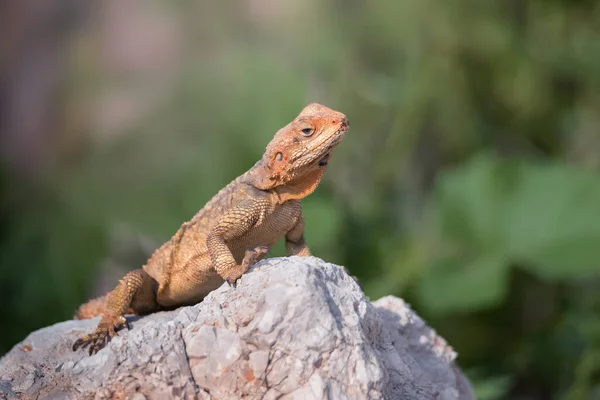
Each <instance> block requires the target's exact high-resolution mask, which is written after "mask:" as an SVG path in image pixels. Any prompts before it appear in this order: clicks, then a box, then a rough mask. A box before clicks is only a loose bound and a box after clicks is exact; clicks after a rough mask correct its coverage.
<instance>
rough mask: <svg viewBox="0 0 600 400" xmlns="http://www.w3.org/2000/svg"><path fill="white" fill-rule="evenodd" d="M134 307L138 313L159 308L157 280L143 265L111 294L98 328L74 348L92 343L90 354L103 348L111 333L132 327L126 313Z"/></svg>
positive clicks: (78, 341)
mask: <svg viewBox="0 0 600 400" xmlns="http://www.w3.org/2000/svg"><path fill="white" fill-rule="evenodd" d="M130 307H131V308H132V309H133V311H135V312H136V313H147V312H151V311H155V310H157V309H158V308H159V307H158V304H157V303H156V281H155V280H154V279H153V278H152V277H151V276H150V275H148V273H146V271H144V270H143V269H136V270H134V271H131V272H129V273H128V274H127V275H125V277H123V279H121V281H120V282H119V284H118V285H117V287H116V288H115V289H114V290H113V291H112V292H110V293H109V294H108V299H107V306H106V311H105V312H104V313H103V315H102V319H101V320H100V323H99V324H98V327H97V328H96V330H95V331H94V332H93V333H91V334H89V335H85V336H83V337H81V338H79V339H77V341H75V343H74V344H73V351H75V350H77V349H78V348H79V347H85V346H87V345H90V349H89V353H90V355H92V354H94V353H97V352H98V351H99V350H100V349H102V348H103V347H104V346H105V345H106V343H107V341H108V340H110V338H111V337H113V336H115V335H117V330H118V329H119V328H121V327H122V326H125V327H127V328H128V329H129V325H128V324H127V320H126V319H125V316H124V315H125V313H126V312H127V311H128V310H129V309H130Z"/></svg>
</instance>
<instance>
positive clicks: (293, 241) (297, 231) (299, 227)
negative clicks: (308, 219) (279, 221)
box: [285, 212, 311, 257]
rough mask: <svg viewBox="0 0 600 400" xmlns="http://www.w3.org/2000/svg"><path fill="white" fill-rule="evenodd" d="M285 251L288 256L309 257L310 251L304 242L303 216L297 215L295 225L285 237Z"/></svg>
mask: <svg viewBox="0 0 600 400" xmlns="http://www.w3.org/2000/svg"><path fill="white" fill-rule="evenodd" d="M285 250H286V251H287V255H288V256H302V257H308V256H310V255H311V252H310V249H309V248H308V246H307V245H306V241H305V240H304V216H303V215H302V212H301V213H300V214H299V216H298V219H297V220H296V224H294V226H293V227H292V229H290V230H289V232H288V233H287V234H286V235H285Z"/></svg>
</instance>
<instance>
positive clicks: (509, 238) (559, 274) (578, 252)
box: [420, 156, 600, 313]
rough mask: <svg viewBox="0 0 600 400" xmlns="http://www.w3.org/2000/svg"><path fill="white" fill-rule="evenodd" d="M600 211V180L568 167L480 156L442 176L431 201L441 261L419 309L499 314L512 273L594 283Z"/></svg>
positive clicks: (430, 275) (436, 248)
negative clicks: (520, 271) (497, 308)
mask: <svg viewBox="0 0 600 400" xmlns="http://www.w3.org/2000/svg"><path fill="white" fill-rule="evenodd" d="M598 204H600V176H598V175H597V174H594V173H590V172H585V171H581V170H578V169H576V168H570V167H567V166H564V165H552V164H540V163H534V162H526V161H516V162H515V161H512V162H507V161H504V162H501V161H498V160H496V159H494V158H492V157H487V156H482V157H478V158H476V159H474V160H472V161H471V162H469V163H467V164H465V165H463V166H461V168H458V169H455V170H453V171H452V172H450V173H446V174H444V175H442V176H441V177H440V179H439V182H438V184H437V188H436V191H435V193H434V196H433V208H434V212H435V213H436V214H437V218H436V222H437V226H436V228H437V234H438V236H439V239H438V242H437V243H435V246H434V247H433V248H432V254H435V255H436V257H438V258H439V259H437V260H435V261H433V265H432V266H431V268H429V270H428V271H427V273H426V276H425V277H424V278H423V280H422V282H421V285H420V291H421V292H420V298H421V301H422V302H423V304H424V305H425V306H427V307H429V308H430V309H432V310H433V311H436V312H443V313H448V312H456V311H470V310H471V311H472V310H478V309H483V308H486V307H493V306H497V305H498V304H499V303H500V302H502V301H504V300H505V296H506V295H507V293H508V290H507V289H508V288H507V285H508V276H509V268H510V267H511V266H513V265H519V266H521V267H522V268H525V269H527V270H528V271H530V272H531V273H533V274H535V275H537V276H539V277H540V278H542V279H549V280H554V281H556V280H562V279H572V278H581V277H590V276H592V275H593V274H594V273H596V272H597V270H598V267H597V260H600V246H599V245H598V243H600V219H595V218H591V216H593V215H594V214H595V212H596V210H597V208H598ZM460 287H463V288H464V290H458V291H457V290H456V289H457V288H460Z"/></svg>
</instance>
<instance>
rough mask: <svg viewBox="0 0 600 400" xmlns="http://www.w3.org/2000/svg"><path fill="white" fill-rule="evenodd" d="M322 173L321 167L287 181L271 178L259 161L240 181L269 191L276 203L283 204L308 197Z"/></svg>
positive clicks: (323, 170)
mask: <svg viewBox="0 0 600 400" xmlns="http://www.w3.org/2000/svg"><path fill="white" fill-rule="evenodd" d="M324 173H325V168H324V167H323V168H319V169H317V170H315V171H313V172H312V173H311V174H307V175H304V176H300V177H298V178H294V179H291V180H287V179H285V177H282V176H279V175H278V176H276V177H273V176H272V172H271V171H270V170H269V168H268V167H266V166H265V165H264V164H263V163H262V162H261V161H259V162H257V163H256V164H255V165H254V167H252V168H251V169H250V170H249V171H248V172H246V173H245V174H244V175H243V177H242V180H243V181H244V182H246V183H249V184H251V185H252V186H254V187H256V188H257V189H260V190H266V191H271V192H272V193H273V194H275V195H276V197H277V202H278V203H283V202H286V201H289V200H300V199H303V198H305V197H306V196H308V195H310V194H311V193H312V192H314V191H315V189H316V188H317V186H319V183H320V182H321V179H323V174H324Z"/></svg>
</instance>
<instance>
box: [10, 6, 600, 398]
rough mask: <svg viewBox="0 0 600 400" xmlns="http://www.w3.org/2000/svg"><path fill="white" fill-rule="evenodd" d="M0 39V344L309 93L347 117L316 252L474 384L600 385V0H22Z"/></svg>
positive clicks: (80, 284)
mask: <svg viewBox="0 0 600 400" xmlns="http://www.w3.org/2000/svg"><path fill="white" fill-rule="evenodd" d="M0 32H1V34H0V157H1V160H2V162H1V166H0V321H1V323H0V325H1V329H0V354H2V353H4V352H6V351H8V350H9V349H10V348H11V346H13V345H14V344H15V343H17V342H18V341H20V340H22V339H23V338H24V337H25V336H26V334H27V333H29V332H30V331H31V330H34V329H37V328H40V327H43V326H46V325H49V324H52V323H55V322H58V321H61V320H65V319H69V318H71V316H72V315H73V311H74V310H75V309H76V307H77V306H78V305H79V304H80V303H81V302H83V301H84V300H86V299H87V298H89V297H90V296H93V295H97V294H100V293H102V292H104V291H107V290H109V289H111V288H112V286H113V285H114V284H115V283H116V281H117V279H118V278H119V277H121V276H122V275H123V274H124V272H126V271H128V270H130V269H133V268H137V267H139V266H140V265H141V264H142V263H143V262H144V261H145V259H146V257H147V256H148V255H149V254H151V253H152V251H153V250H154V248H155V247H156V246H157V245H159V244H161V243H162V242H163V241H165V240H166V239H168V238H169V237H170V236H171V235H172V234H173V233H174V232H175V231H176V230H177V228H178V227H179V225H180V224H181V223H182V222H183V221H186V220H188V219H189V218H190V217H191V216H192V215H193V214H194V213H195V212H196V211H197V210H198V209H199V208H201V207H202V206H203V204H204V203H205V202H206V201H207V200H208V199H209V198H210V197H211V196H212V195H213V194H214V193H216V192H217V191H218V190H219V189H220V188H221V187H223V186H224V185H225V184H227V183H228V182H229V181H231V180H232V179H233V178H234V177H236V176H237V175H239V174H241V173H242V172H244V171H245V170H246V169H247V168H249V167H250V166H252V165H253V163H254V162H255V161H256V160H257V159H258V158H259V157H260V156H261V154H262V152H263V150H264V148H265V146H266V144H267V142H268V141H269V140H270V138H271V137H272V135H273V134H274V132H275V131H276V130H277V129H279V128H280V127H281V126H283V125H285V124H286V123H287V122H288V121H290V120H291V119H292V118H294V117H295V116H296V114H297V113H298V112H299V111H300V110H301V108H302V107H303V106H305V105H306V104H307V103H309V102H312V101H317V102H322V103H324V104H326V105H328V106H330V107H332V108H335V109H338V110H340V111H343V112H345V113H346V114H347V115H348V116H349V119H350V122H351V125H352V127H351V130H350V132H349V134H348V135H347V136H346V139H345V140H344V142H343V143H342V145H341V146H340V147H339V148H338V150H337V152H336V154H335V155H334V157H333V158H332V161H331V163H330V166H329V169H328V172H327V174H326V178H325V180H324V182H323V183H322V184H321V186H320V187H319V189H318V191H317V192H316V193H315V194H313V195H312V196H311V197H310V198H308V199H307V200H306V201H305V205H304V208H305V213H306V219H307V225H308V227H307V240H308V242H309V245H310V246H311V248H312V249H313V252H314V253H315V254H316V255H318V256H319V257H321V258H323V259H325V260H327V261H330V262H334V263H337V264H341V265H345V266H347V267H348V268H349V269H350V270H351V272H352V273H353V274H355V275H357V276H358V277H359V278H360V280H361V281H362V283H363V285H364V287H365V291H366V293H367V294H368V295H369V296H370V297H371V298H373V299H375V298H378V297H380V296H382V295H386V294H394V295H397V296H402V297H404V298H405V299H407V300H408V301H409V302H410V303H411V304H412V305H413V307H414V308H415V309H416V310H417V312H418V313H420V314H421V315H422V316H423V317H424V318H425V319H426V320H427V321H428V323H429V324H430V325H432V326H433V327H434V328H435V329H437V330H438V332H440V333H441V334H442V335H443V336H444V337H445V338H446V339H447V340H448V341H449V342H450V344H451V345H452V346H453V347H454V348H455V349H456V350H457V351H458V352H459V358H458V362H459V364H460V366H461V367H462V368H463V369H464V370H465V371H466V373H467V374H468V376H469V377H470V379H471V380H472V382H473V384H474V386H475V388H476V391H477V394H478V396H479V398H480V399H504V398H510V399H570V400H578V399H600V318H599V316H600V290H599V287H600V173H599V168H600V112H599V111H600V91H599V89H600V3H598V2H595V1H591V0H590V1H586V0H570V1H568V0H505V1H499V0H496V1H493V0H404V1H398V0H379V1H360V0H346V1H341V0H294V1H286V2H270V1H266V0H242V1H237V2H203V1H191V0H186V1H178V2H164V1H163V2H161V1H149V0H96V1H92V0H90V1H80V0H18V1H12V2H2V4H1V5H0ZM274 253H275V254H276V255H282V254H283V248H282V247H279V248H277V249H276V250H275V251H274Z"/></svg>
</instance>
